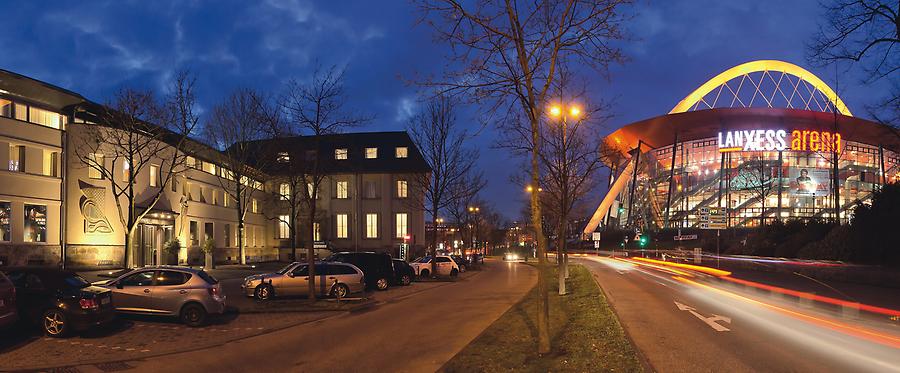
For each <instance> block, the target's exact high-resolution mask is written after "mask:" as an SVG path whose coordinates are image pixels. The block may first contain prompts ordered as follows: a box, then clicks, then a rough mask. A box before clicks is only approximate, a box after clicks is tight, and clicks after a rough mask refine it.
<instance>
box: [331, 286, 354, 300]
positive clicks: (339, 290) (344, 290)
mask: <svg viewBox="0 0 900 373" xmlns="http://www.w3.org/2000/svg"><path fill="white" fill-rule="evenodd" d="M348 295H350V288H348V287H347V285H344V284H337V286H335V287H334V289H331V296H332V297H335V298H344V297H346V296H348Z"/></svg>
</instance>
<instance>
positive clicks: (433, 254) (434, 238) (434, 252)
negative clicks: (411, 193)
mask: <svg viewBox="0 0 900 373" xmlns="http://www.w3.org/2000/svg"><path fill="white" fill-rule="evenodd" d="M437 210H438V208H437V204H433V206H432V210H431V227H432V228H433V229H434V234H432V235H431V275H432V276H434V275H436V274H437V264H436V263H435V260H434V259H435V258H437V232H438V229H437V214H438V211H437Z"/></svg>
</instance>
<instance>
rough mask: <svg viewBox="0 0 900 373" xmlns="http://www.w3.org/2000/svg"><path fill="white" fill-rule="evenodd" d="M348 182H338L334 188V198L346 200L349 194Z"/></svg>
mask: <svg viewBox="0 0 900 373" xmlns="http://www.w3.org/2000/svg"><path fill="white" fill-rule="evenodd" d="M348 184H349V183H348V182H347V181H338V182H337V183H336V184H335V186H336V189H337V190H336V191H335V193H334V197H335V198H338V199H346V198H347V197H348V196H349V194H350V193H348V190H347V189H349V188H348Z"/></svg>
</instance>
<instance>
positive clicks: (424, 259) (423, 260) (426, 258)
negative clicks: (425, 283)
mask: <svg viewBox="0 0 900 373" xmlns="http://www.w3.org/2000/svg"><path fill="white" fill-rule="evenodd" d="M416 263H431V257H430V256H423V257H421V258H419V259H416Z"/></svg>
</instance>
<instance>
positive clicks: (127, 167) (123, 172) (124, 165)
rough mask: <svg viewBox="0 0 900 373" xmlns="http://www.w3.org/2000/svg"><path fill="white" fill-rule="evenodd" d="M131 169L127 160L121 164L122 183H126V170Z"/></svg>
mask: <svg viewBox="0 0 900 373" xmlns="http://www.w3.org/2000/svg"><path fill="white" fill-rule="evenodd" d="M130 168H131V165H129V164H128V160H125V161H123V162H122V182H125V183H127V182H128V170H129V169H130Z"/></svg>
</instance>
